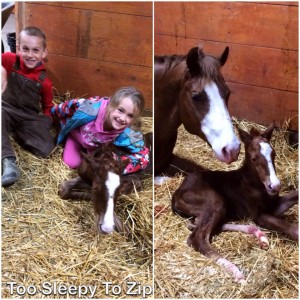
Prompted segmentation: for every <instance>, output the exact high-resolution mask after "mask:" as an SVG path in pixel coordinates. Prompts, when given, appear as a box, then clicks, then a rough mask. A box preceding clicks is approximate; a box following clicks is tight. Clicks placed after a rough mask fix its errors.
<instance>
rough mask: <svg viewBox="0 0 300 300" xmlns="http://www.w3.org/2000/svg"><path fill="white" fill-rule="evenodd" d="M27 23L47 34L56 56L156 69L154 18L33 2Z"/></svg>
mask: <svg viewBox="0 0 300 300" xmlns="http://www.w3.org/2000/svg"><path fill="white" fill-rule="evenodd" d="M47 16H51V24H49V23H48V22H46V17H47ZM24 23H25V24H24V25H30V24H34V25H35V26H39V27H40V28H41V29H43V30H44V31H45V33H46V36H47V39H48V48H49V51H50V52H51V53H53V54H62V55H69V56H77V57H82V58H87V59H97V60H103V61H111V62H117V63H128V64H134V65H141V66H147V67H151V66H152V18H150V17H142V16H136V15H126V14H112V13H106V12H97V11H91V10H78V9H70V8H62V7H57V6H45V5H36V4H35V3H32V4H26V8H25V21H24ZM141 41H142V42H141Z"/></svg>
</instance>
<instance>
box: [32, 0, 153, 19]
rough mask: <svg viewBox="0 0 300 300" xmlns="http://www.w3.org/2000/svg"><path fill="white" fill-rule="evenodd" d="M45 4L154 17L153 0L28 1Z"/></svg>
mask: <svg viewBox="0 0 300 300" xmlns="http://www.w3.org/2000/svg"><path fill="white" fill-rule="evenodd" d="M27 3H35V4H37V5H45V6H59V7H65V8H72V9H81V10H91V11H102V12H111V13H119V14H129V15H137V16H144V17H152V1H147V2H135V1H134V2H126V1H124V2H117V1H103V2H102V1H78V2H77V1H76V2H72V1H70V2H69V1H60V2H52V1H51V2H49V1H45V2H32V1H31V2H27Z"/></svg>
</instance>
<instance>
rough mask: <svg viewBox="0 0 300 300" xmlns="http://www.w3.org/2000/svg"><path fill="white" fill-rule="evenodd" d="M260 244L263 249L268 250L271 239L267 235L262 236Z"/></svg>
mask: <svg viewBox="0 0 300 300" xmlns="http://www.w3.org/2000/svg"><path fill="white" fill-rule="evenodd" d="M259 246H260V248H261V249H263V250H268V249H269V240H268V238H267V237H266V236H265V235H263V236H261V237H260V239H259Z"/></svg>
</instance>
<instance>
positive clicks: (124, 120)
mask: <svg viewBox="0 0 300 300" xmlns="http://www.w3.org/2000/svg"><path fill="white" fill-rule="evenodd" d="M135 113H136V108H135V106H134V104H133V102H132V100H131V99H130V98H129V97H125V98H123V99H122V100H121V101H120V104H119V106H118V107H117V108H116V109H114V110H113V111H112V112H111V113H110V115H109V117H108V119H107V122H106V126H105V127H106V129H107V130H121V129H125V128H126V127H128V126H130V125H131V124H132V122H133V119H134V117H135Z"/></svg>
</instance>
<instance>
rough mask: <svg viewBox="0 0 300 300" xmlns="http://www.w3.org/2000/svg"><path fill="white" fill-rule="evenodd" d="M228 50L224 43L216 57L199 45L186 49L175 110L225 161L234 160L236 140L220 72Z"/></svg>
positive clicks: (238, 143)
mask: <svg viewBox="0 0 300 300" xmlns="http://www.w3.org/2000/svg"><path fill="white" fill-rule="evenodd" d="M228 54H229V48H228V47H226V49H225V50H224V52H223V54H222V55H221V56H220V57H219V58H216V57H214V56H211V55H205V54H204V53H203V52H202V48H201V47H195V48H192V49H191V50H190V51H189V53H188V54H187V56H186V65H187V70H186V72H185V79H184V83H183V84H184V86H183V88H182V91H181V94H180V98H179V110H180V117H181V121H182V123H183V124H184V127H185V128H186V130H187V131H188V132H190V133H191V134H195V135H198V136H200V137H201V138H203V139H204V140H205V141H206V142H208V143H209V144H210V145H211V147H212V149H213V151H214V152H215V154H216V156H217V158H218V159H219V160H220V161H223V162H225V163H228V164H229V163H231V162H233V161H236V160H237V158H238V155H239V151H240V142H239V140H238V139H237V137H236V135H235V133H234V130H233V126H232V123H231V119H230V116H229V113H228V110H227V105H228V99H229V95H230V90H229V87H228V86H227V85H226V83H225V80H224V78H223V76H222V74H221V72H220V69H221V67H222V66H223V65H224V64H225V63H226V60H227V57H228Z"/></svg>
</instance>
